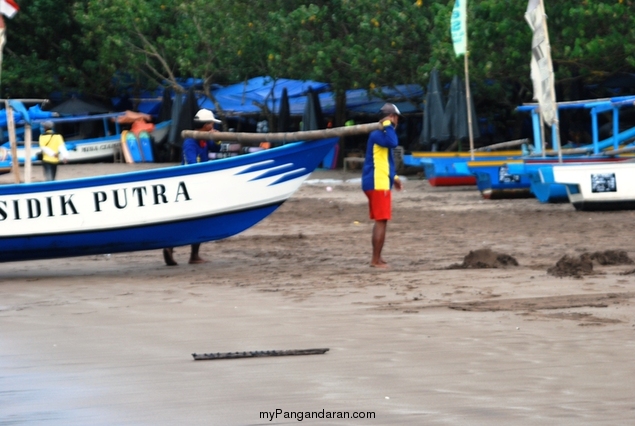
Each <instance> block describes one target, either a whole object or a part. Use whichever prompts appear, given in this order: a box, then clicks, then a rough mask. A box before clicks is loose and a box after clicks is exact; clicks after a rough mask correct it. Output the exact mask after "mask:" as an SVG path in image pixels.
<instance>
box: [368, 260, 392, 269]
mask: <svg viewBox="0 0 635 426" xmlns="http://www.w3.org/2000/svg"><path fill="white" fill-rule="evenodd" d="M370 266H371V268H381V269H390V266H388V264H387V263H386V262H383V263H371V264H370Z"/></svg>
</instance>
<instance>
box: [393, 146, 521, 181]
mask: <svg viewBox="0 0 635 426" xmlns="http://www.w3.org/2000/svg"><path fill="white" fill-rule="evenodd" d="M521 155H522V151H520V150H513V151H491V152H475V153H474V160H473V161H495V160H512V159H517V158H520V157H521ZM471 157H472V155H471V153H469V152H413V153H411V154H406V155H404V164H405V165H406V166H411V167H422V168H423V172H424V176H425V178H426V179H427V180H428V182H429V183H430V185H432V186H459V185H475V184H476V177H475V176H474V175H473V174H472V173H470V172H469V170H468V169H467V168H465V167H462V166H460V164H465V163H467V162H468V161H472V160H471ZM455 165H458V166H457V167H455Z"/></svg>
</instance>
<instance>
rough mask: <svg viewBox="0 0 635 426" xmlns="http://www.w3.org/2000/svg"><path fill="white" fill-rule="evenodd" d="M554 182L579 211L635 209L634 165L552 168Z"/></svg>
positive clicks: (628, 163)
mask: <svg viewBox="0 0 635 426" xmlns="http://www.w3.org/2000/svg"><path fill="white" fill-rule="evenodd" d="M553 177H554V181H555V182H556V183H558V184H561V185H564V186H565V187H566V189H567V194H568V197H569V201H570V202H571V204H573V206H574V207H575V208H576V210H633V209H635V185H633V182H635V162H634V161H633V160H631V161H624V162H621V163H617V164H616V163H613V164H606V163H602V164H577V165H566V166H565V165H560V166H554V167H553Z"/></svg>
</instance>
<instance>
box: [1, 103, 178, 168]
mask: <svg viewBox="0 0 635 426" xmlns="http://www.w3.org/2000/svg"><path fill="white" fill-rule="evenodd" d="M123 115H124V113H109V114H95V115H84V116H75V117H62V118H46V119H37V120H32V125H33V127H34V128H39V126H40V124H41V123H42V122H44V121H51V122H53V123H54V124H55V125H56V127H58V126H60V127H61V126H66V125H69V126H71V127H77V128H78V129H80V130H81V129H82V128H83V127H88V128H90V132H88V133H86V134H82V133H81V132H73V133H66V132H61V134H62V136H64V140H65V142H66V148H67V149H68V162H69V163H90V162H96V161H112V159H113V157H114V155H115V152H116V151H117V150H118V149H119V147H120V146H121V133H122V130H121V125H120V124H119V123H118V122H117V120H116V119H117V118H118V117H121V116H123ZM169 126H170V121H164V122H162V123H159V124H157V125H156V127H155V130H154V131H153V132H152V133H154V132H157V133H162V132H163V131H164V130H165V129H167V128H169ZM2 148H5V149H6V150H10V142H6V143H5V144H3V145H2ZM38 152H40V148H39V146H38V144H37V139H36V140H35V141H34V143H33V146H32V148H31V154H32V156H31V162H32V163H33V164H36V163H38V159H37V154H38ZM25 156H26V153H25V147H24V143H23V142H19V143H18V145H17V157H18V162H19V163H20V164H24V162H25Z"/></svg>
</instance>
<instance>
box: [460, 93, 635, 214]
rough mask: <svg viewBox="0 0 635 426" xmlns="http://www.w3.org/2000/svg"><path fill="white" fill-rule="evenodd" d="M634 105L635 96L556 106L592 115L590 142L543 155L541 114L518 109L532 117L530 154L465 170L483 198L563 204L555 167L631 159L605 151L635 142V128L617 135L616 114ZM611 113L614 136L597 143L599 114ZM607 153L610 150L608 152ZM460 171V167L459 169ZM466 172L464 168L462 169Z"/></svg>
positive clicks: (534, 108)
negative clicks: (528, 198)
mask: <svg viewBox="0 0 635 426" xmlns="http://www.w3.org/2000/svg"><path fill="white" fill-rule="evenodd" d="M634 104H635V96H622V97H616V98H611V99H603V100H592V101H576V102H561V103H558V104H557V106H558V108H557V111H559V110H562V109H572V108H584V109H587V110H589V112H590V114H591V124H592V139H593V140H592V143H590V144H588V145H584V146H581V147H578V148H575V149H563V150H562V152H561V154H560V156H558V152H557V151H554V150H550V151H547V152H543V149H542V146H541V143H540V141H541V139H542V138H541V127H540V115H539V113H538V106H537V105H530V106H522V107H519V108H518V110H519V111H528V112H530V113H531V114H532V122H533V127H534V135H535V139H534V144H533V152H532V153H531V155H525V156H523V157H521V158H520V161H509V162H507V164H502V163H501V164H499V163H495V162H490V163H482V164H476V163H474V162H470V163H468V169H469V171H470V172H471V173H473V174H474V175H475V176H477V186H478V188H479V190H480V191H481V193H482V194H483V196H484V197H485V198H491V197H492V195H495V196H496V197H499V198H501V197H517V196H529V195H533V196H535V197H536V198H538V200H539V201H540V202H544V203H546V202H566V201H568V196H567V191H566V188H565V186H564V185H561V184H558V183H556V182H555V181H554V178H553V171H552V170H550V169H551V168H552V167H553V166H555V165H567V164H571V165H579V164H586V163H605V162H609V163H610V162H621V161H624V160H628V159H630V158H632V156H631V155H632V154H627V155H610V154H607V151H608V150H617V149H618V148H620V147H624V146H625V144H629V143H632V141H633V140H635V128H631V129H627V130H625V131H622V132H619V111H620V108H622V107H624V106H632V105H634ZM607 111H612V112H613V136H611V137H609V138H607V139H605V140H602V141H600V140H599V129H598V114H600V113H602V112H607ZM552 132H553V133H554V134H553V140H557V135H555V128H552ZM608 152H609V153H610V151H608ZM458 168H459V169H461V167H460V166H459V167H458ZM462 169H465V168H462Z"/></svg>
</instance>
